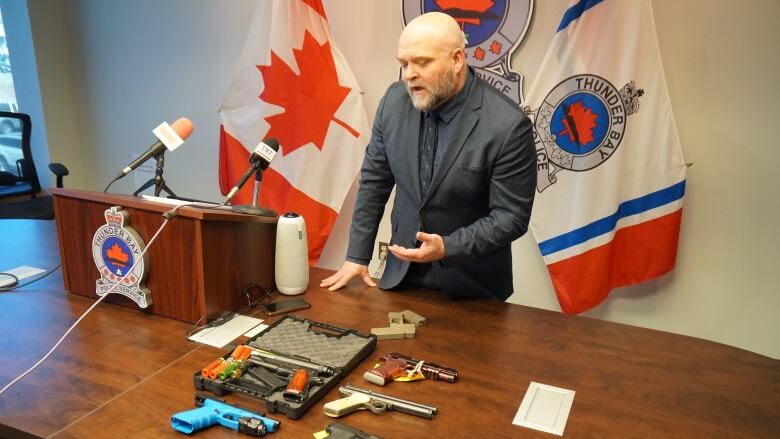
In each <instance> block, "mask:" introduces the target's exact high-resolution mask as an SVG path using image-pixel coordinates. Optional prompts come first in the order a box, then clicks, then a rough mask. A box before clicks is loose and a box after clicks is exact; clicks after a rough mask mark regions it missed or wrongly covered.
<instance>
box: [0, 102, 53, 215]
mask: <svg viewBox="0 0 780 439" xmlns="http://www.w3.org/2000/svg"><path fill="white" fill-rule="evenodd" d="M31 132H32V124H31V121H30V116H29V115H27V114H24V113H11V112H6V111H0V199H2V198H10V197H16V198H19V197H30V199H29V200H22V201H13V202H7V203H0V219H53V218H54V202H53V199H52V197H51V195H46V196H40V192H41V184H40V182H39V181H38V174H37V172H36V171H35V162H34V161H33V157H32V151H31V150H30V133H31ZM49 169H50V170H51V171H52V172H53V173H54V174H55V175H56V176H57V187H62V185H63V181H62V180H63V177H65V176H66V175H68V169H67V168H66V167H65V166H63V165H62V164H60V163H51V164H50V165H49Z"/></svg>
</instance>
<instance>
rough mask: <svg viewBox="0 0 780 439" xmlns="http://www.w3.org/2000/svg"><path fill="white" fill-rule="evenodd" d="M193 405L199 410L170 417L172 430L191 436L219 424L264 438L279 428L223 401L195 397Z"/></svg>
mask: <svg viewBox="0 0 780 439" xmlns="http://www.w3.org/2000/svg"><path fill="white" fill-rule="evenodd" d="M195 405H197V406H198V407H199V408H196V409H194V410H187V411H186V412H181V413H176V414H175V415H173V416H172V417H171V427H173V429H174V430H176V431H180V432H182V433H186V434H192V433H194V432H196V431H198V430H202V429H204V428H208V427H211V426H212V425H214V424H217V423H219V424H220V425H222V426H223V427H227V428H231V429H233V430H236V431H238V432H240V433H246V434H249V435H252V436H265V434H266V433H273V432H274V431H276V429H277V428H279V421H277V420H275V419H271V418H266V417H265V416H261V415H259V414H257V413H252V412H249V411H246V410H242V409H240V408H237V407H233V406H232V405H228V404H225V401H223V400H219V399H211V398H206V397H204V396H200V395H195Z"/></svg>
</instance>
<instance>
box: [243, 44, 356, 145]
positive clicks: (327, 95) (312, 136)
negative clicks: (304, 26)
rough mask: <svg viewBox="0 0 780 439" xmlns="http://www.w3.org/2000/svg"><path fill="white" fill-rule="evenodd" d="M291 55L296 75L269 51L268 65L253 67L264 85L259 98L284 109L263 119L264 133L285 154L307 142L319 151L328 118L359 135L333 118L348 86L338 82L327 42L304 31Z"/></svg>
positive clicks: (326, 130)
mask: <svg viewBox="0 0 780 439" xmlns="http://www.w3.org/2000/svg"><path fill="white" fill-rule="evenodd" d="M293 54H294V55H295V61H296V62H297V64H298V70H300V72H301V73H300V75H296V74H295V72H294V71H292V69H290V66H288V65H287V64H285V62H284V61H282V59H281V58H280V57H279V56H278V55H276V54H275V53H274V52H273V51H271V65H270V66H257V68H258V69H259V70H260V74H261V75H262V76H263V84H264V89H263V92H262V93H261V94H260V96H259V98H260V99H262V100H263V101H265V102H268V103H269V104H274V105H278V106H280V107H283V108H284V111H283V112H281V113H278V114H274V115H272V116H268V117H266V118H265V120H266V121H267V122H268V124H269V125H271V128H270V129H269V130H268V133H267V135H266V136H267V137H275V138H276V139H277V140H278V141H279V145H280V146H279V147H280V148H281V149H282V151H283V152H284V154H285V155H287V154H290V153H291V152H293V151H295V150H296V149H298V148H300V147H301V146H304V145H306V144H308V143H309V142H311V143H313V144H314V145H315V146H316V147H317V148H319V149H320V150H322V146H323V143H325V135H326V134H327V133H328V128H329V127H330V122H331V121H334V122H336V123H338V124H339V125H341V126H342V127H344V128H345V129H346V130H347V131H349V132H350V133H351V134H352V135H353V136H355V137H359V136H360V133H358V132H357V131H355V129H354V128H352V127H350V126H349V125H347V124H346V123H345V122H342V121H341V120H339V119H337V118H335V117H334V115H335V114H336V110H338V109H339V107H340V106H341V103H342V102H344V99H345V98H346V97H347V95H348V94H349V92H350V91H351V90H352V89H350V88H349V87H342V86H341V85H340V84H339V78H338V73H337V72H336V65H335V62H334V61H333V55H332V54H331V51H330V43H328V42H325V44H323V45H321V46H320V45H319V44H318V43H317V41H316V40H315V39H314V37H313V36H312V35H311V34H310V33H309V32H306V34H305V35H304V37H303V47H302V48H301V49H293Z"/></svg>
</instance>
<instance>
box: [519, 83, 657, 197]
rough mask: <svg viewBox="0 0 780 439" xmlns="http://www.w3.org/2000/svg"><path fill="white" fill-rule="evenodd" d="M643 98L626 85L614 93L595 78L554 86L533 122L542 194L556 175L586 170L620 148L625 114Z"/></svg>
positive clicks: (640, 92)
mask: <svg viewBox="0 0 780 439" xmlns="http://www.w3.org/2000/svg"><path fill="white" fill-rule="evenodd" d="M643 93H644V91H643V90H641V89H640V90H637V88H636V85H635V84H634V82H633V81H632V82H629V83H628V84H626V85H625V86H624V87H623V88H622V89H620V90H618V89H617V88H616V87H615V86H614V85H612V83H611V82H609V81H607V80H606V79H604V78H602V77H600V76H596V75H588V74H585V75H574V76H571V77H569V78H566V79H564V80H563V81H561V82H560V83H559V84H558V85H556V86H555V87H554V88H553V89H552V90H551V91H550V93H548V94H547V97H545V98H544V101H543V102H542V105H541V106H540V107H539V109H538V110H537V112H536V116H535V117H534V126H535V128H536V132H535V136H536V157H537V169H538V173H539V177H538V180H537V186H536V189H537V191H539V192H540V193H541V192H542V191H543V190H544V189H546V188H547V187H549V186H550V185H552V184H554V183H555V182H556V181H557V178H556V174H557V172H558V171H560V170H562V169H565V170H568V171H574V172H585V171H589V170H591V169H593V168H595V167H597V166H599V165H601V164H602V163H604V162H606V161H607V160H608V159H609V158H610V157H611V156H612V155H613V154H614V153H615V151H617V149H618V147H619V146H620V143H621V141H622V140H623V136H624V134H625V131H626V121H627V118H628V116H629V115H631V114H633V113H636V112H637V111H639V97H640V96H642V94H643Z"/></svg>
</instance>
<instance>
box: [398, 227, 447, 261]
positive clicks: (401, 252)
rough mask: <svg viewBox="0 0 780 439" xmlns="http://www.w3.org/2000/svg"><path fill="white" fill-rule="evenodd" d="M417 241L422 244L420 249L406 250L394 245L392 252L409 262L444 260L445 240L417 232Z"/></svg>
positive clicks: (431, 234)
mask: <svg viewBox="0 0 780 439" xmlns="http://www.w3.org/2000/svg"><path fill="white" fill-rule="evenodd" d="M417 240H418V241H420V242H421V243H422V245H420V248H405V247H401V246H400V245H396V244H393V245H391V246H390V247H389V249H390V252H391V253H393V255H395V257H396V258H398V259H400V260H402V261H409V262H420V263H424V262H433V261H439V260H442V259H444V255H445V253H444V240H443V239H442V238H441V236H439V235H436V234H433V233H423V232H417Z"/></svg>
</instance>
